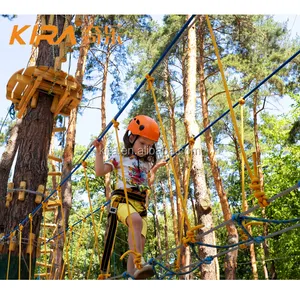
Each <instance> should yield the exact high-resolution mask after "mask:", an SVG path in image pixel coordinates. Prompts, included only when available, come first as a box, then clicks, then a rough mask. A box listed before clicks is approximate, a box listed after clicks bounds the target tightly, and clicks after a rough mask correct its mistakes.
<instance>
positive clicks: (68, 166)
mask: <svg viewBox="0 0 300 300" xmlns="http://www.w3.org/2000/svg"><path fill="white" fill-rule="evenodd" d="M92 24H94V17H93V16H91V17H89V16H85V17H84V23H83V28H82V35H81V37H82V41H81V45H80V49H79V57H78V61H77V69H76V73H75V74H76V75H75V78H76V80H77V81H78V83H79V84H82V82H83V76H84V72H85V67H86V60H87V55H88V50H89V39H88V38H86V37H87V36H88V34H89V33H88V32H86V31H87V30H88V26H89V25H92ZM77 113H78V107H76V108H74V109H72V110H71V113H70V117H69V124H68V130H67V135H66V145H65V149H64V153H63V168H62V178H66V177H67V176H68V174H70V172H71V171H72V169H73V158H74V150H75V139H76V123H77ZM61 192H62V199H63V210H64V212H63V215H64V221H62V214H61V212H60V211H59V214H58V216H57V221H56V223H57V225H58V232H62V231H63V230H64V228H67V227H68V222H69V215H70V210H71V208H72V196H73V195H72V178H69V179H68V180H67V181H66V182H65V183H64V184H63V185H62V187H61ZM63 222H64V223H63ZM64 226H65V227H64ZM57 242H58V248H57V252H56V257H55V263H54V265H55V266H57V268H58V270H57V271H56V270H55V268H53V274H52V276H54V274H56V275H55V279H59V278H62V276H61V275H62V274H61V272H62V271H63V270H62V268H63V249H64V235H60V237H59V240H58V241H57ZM52 278H53V277H52Z"/></svg>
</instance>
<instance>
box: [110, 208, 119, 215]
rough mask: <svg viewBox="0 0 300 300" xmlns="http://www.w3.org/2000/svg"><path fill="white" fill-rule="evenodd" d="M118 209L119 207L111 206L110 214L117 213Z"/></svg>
mask: <svg viewBox="0 0 300 300" xmlns="http://www.w3.org/2000/svg"><path fill="white" fill-rule="evenodd" d="M117 210H118V209H117V208H116V207H112V206H111V207H110V209H109V213H110V214H116V213H117Z"/></svg>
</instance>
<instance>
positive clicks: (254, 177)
mask: <svg viewBox="0 0 300 300" xmlns="http://www.w3.org/2000/svg"><path fill="white" fill-rule="evenodd" d="M205 17H206V21H207V25H208V28H209V32H210V35H211V38H212V42H213V46H214V49H215V53H216V56H217V60H218V65H219V69H220V73H221V77H222V81H223V85H224V89H225V92H226V98H227V103H228V106H229V109H230V116H231V120H232V123H233V127H234V131H235V133H236V135H237V138H238V143H239V146H240V148H241V152H242V155H243V157H244V162H245V165H246V168H247V171H248V173H249V176H250V178H251V184H250V188H251V189H252V190H254V191H255V192H254V196H255V198H256V199H257V200H258V203H259V205H260V206H261V207H265V206H267V205H268V202H267V197H266V196H265V193H264V192H263V191H262V188H261V186H260V184H259V178H258V172H257V168H256V167H255V171H254V174H253V173H252V170H251V168H250V165H249V162H248V160H247V155H246V152H245V149H244V146H243V141H242V139H241V135H240V133H239V130H238V125H237V121H236V117H235V113H234V110H233V106H232V101H231V97H230V93H229V89H228V86H227V82H226V78H225V73H224V70H223V66H222V62H221V58H220V54H219V50H218V46H217V43H216V39H215V36H214V33H213V30H212V27H211V24H210V21H209V18H208V16H207V15H206V16H205ZM254 164H256V161H254Z"/></svg>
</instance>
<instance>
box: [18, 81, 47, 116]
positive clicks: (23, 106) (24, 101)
mask: <svg viewBox="0 0 300 300" xmlns="http://www.w3.org/2000/svg"><path fill="white" fill-rule="evenodd" d="M42 80H43V77H42V76H39V77H38V78H37V79H36V80H35V82H34V85H33V87H32V88H31V89H30V91H29V93H28V94H27V93H26V94H27V95H26V97H25V95H24V96H23V97H22V99H21V101H20V103H19V112H18V114H17V117H18V118H19V119H20V118H22V116H23V113H24V111H25V109H26V107H27V104H28V103H29V100H30V99H31V97H32V96H33V94H34V93H35V91H36V89H37V88H38V87H39V85H40V83H41V81H42ZM29 87H30V86H29ZM29 87H28V88H27V89H29ZM26 92H27V90H26Z"/></svg>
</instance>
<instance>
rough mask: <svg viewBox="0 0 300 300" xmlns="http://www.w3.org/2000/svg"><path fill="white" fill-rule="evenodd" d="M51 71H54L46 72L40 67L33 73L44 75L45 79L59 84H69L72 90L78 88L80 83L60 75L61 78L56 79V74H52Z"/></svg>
mask: <svg viewBox="0 0 300 300" xmlns="http://www.w3.org/2000/svg"><path fill="white" fill-rule="evenodd" d="M51 73H52V72H44V71H42V70H39V69H35V70H34V72H33V74H34V75H35V76H40V75H41V76H43V78H44V79H46V80H48V81H51V82H55V83H56V84H58V85H64V86H69V87H70V88H71V89H72V90H76V89H77V88H78V85H77V84H76V82H74V81H71V80H67V79H64V78H61V76H60V78H56V79H55V74H51ZM65 75H67V73H65ZM69 77H70V76H69Z"/></svg>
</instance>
